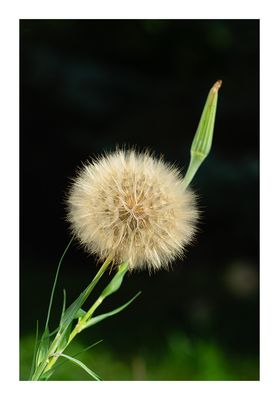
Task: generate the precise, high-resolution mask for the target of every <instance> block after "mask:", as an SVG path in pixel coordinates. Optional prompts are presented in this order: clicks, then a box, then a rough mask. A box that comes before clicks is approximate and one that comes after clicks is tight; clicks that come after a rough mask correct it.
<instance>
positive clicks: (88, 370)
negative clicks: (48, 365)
mask: <svg viewBox="0 0 279 400" xmlns="http://www.w3.org/2000/svg"><path fill="white" fill-rule="evenodd" d="M54 355H55V356H60V357H65V358H67V359H68V360H70V361H72V363H73V364H76V365H78V366H79V367H80V368H82V369H83V370H84V371H85V372H87V373H88V374H89V375H90V376H92V378H94V379H95V380H96V381H101V378H100V377H99V376H98V375H97V374H95V372H93V371H91V369H90V368H88V367H87V366H86V365H85V364H83V362H81V361H80V360H77V359H76V358H74V357H71V356H68V355H67V354H60V353H57V354H54Z"/></svg>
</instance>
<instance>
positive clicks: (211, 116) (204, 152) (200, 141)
mask: <svg viewBox="0 0 279 400" xmlns="http://www.w3.org/2000/svg"><path fill="white" fill-rule="evenodd" d="M221 85H222V81H217V82H216V83H215V84H214V85H213V86H212V88H211V90H210V92H209V94H208V97H207V100H206V103H205V105H204V108H203V112H202V115H201V119H200V122H199V125H198V129H197V131H196V134H195V136H194V139H193V142H192V146H191V159H190V163H189V167H188V170H187V172H186V175H185V178H184V181H183V182H184V184H185V188H187V187H188V186H189V184H190V182H191V181H192V179H193V177H194V175H195V173H196V172H197V170H198V169H199V167H200V166H201V164H202V163H203V161H204V160H205V158H206V157H207V156H208V154H209V152H210V149H211V145H212V138H213V131H214V122H215V115H216V109H217V100H218V90H219V88H220V87H221Z"/></svg>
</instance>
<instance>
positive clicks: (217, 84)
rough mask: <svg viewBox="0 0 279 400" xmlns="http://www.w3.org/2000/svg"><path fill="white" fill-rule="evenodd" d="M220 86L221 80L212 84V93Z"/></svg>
mask: <svg viewBox="0 0 279 400" xmlns="http://www.w3.org/2000/svg"><path fill="white" fill-rule="evenodd" d="M221 86H222V81H221V80H219V81H217V82H215V83H214V85H213V86H212V91H213V93H217V92H218V90H219V89H220V87H221Z"/></svg>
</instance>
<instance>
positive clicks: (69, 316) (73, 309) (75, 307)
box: [60, 259, 111, 330]
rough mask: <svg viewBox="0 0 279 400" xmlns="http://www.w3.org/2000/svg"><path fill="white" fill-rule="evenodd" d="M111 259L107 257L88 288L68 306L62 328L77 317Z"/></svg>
mask: <svg viewBox="0 0 279 400" xmlns="http://www.w3.org/2000/svg"><path fill="white" fill-rule="evenodd" d="M110 262H111V260H110V259H107V260H106V261H105V262H104V264H103V265H102V267H101V268H100V269H99V271H98V272H97V274H96V275H95V277H94V279H93V280H92V282H91V283H90V284H89V285H88V286H87V288H86V289H85V290H84V291H83V292H82V293H81V294H80V295H79V296H78V298H77V299H76V300H75V301H74V302H73V303H72V304H71V305H70V306H69V307H68V308H67V310H66V311H65V312H64V314H63V317H62V318H61V324H60V330H65V329H67V327H68V326H69V324H70V323H71V322H72V321H73V320H74V319H75V318H76V315H77V313H78V311H79V309H80V308H81V307H82V305H83V304H84V302H85V301H86V299H87V298H88V296H89V295H90V293H91V292H92V290H93V289H94V287H95V286H96V284H97V283H98V281H99V280H100V278H101V276H102V275H103V273H104V272H105V270H106V269H107V267H108V266H109V264H110Z"/></svg>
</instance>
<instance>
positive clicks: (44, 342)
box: [36, 328, 49, 366]
mask: <svg viewBox="0 0 279 400" xmlns="http://www.w3.org/2000/svg"><path fill="white" fill-rule="evenodd" d="M48 349H49V330H48V328H46V329H45V330H44V333H43V335H42V338H41V340H40V343H39V347H38V351H37V357H36V366H38V365H40V364H41V362H42V361H44V360H45V358H46V356H47V353H48Z"/></svg>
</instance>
